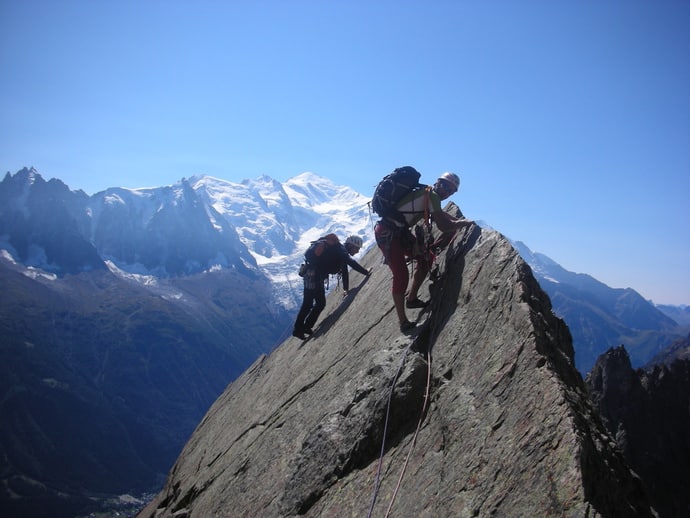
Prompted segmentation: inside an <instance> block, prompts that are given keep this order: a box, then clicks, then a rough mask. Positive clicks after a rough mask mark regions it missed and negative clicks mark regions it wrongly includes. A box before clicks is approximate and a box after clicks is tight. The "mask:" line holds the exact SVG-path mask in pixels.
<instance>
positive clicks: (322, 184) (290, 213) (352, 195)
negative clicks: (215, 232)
mask: <svg viewBox="0 0 690 518" xmlns="http://www.w3.org/2000/svg"><path fill="white" fill-rule="evenodd" d="M189 183H190V184H191V185H192V186H193V188H194V190H195V192H196V193H197V194H198V196H199V197H200V199H202V200H203V201H204V203H205V204H206V205H207V206H208V207H209V208H211V209H212V210H213V213H214V214H215V215H217V217H220V218H221V219H222V220H223V221H225V222H227V223H228V224H229V225H230V226H231V227H232V228H233V229H234V230H235V231H236V232H237V234H238V235H239V238H240V240H241V242H242V243H243V245H244V246H246V247H247V249H248V250H249V253H250V254H251V255H252V257H253V258H254V261H255V262H256V264H257V266H258V268H259V269H260V270H261V271H262V273H263V274H265V275H266V276H267V277H268V278H269V279H270V280H271V282H272V283H273V284H274V286H275V289H276V301H277V302H278V303H280V304H282V305H283V306H285V307H286V308H292V307H294V306H295V305H296V304H297V302H298V301H299V300H300V297H301V289H302V285H301V280H300V278H299V276H298V275H297V270H298V268H299V264H300V263H301V262H302V260H303V255H304V251H305V250H306V249H307V247H308V246H309V243H310V242H311V241H314V240H316V239H318V238H319V237H320V236H322V235H324V234H327V233H330V232H334V233H336V234H337V235H338V236H340V237H341V240H344V239H345V238H346V237H347V236H349V235H351V234H356V235H358V236H360V237H361V238H362V240H363V241H364V247H363V249H364V250H366V249H367V248H368V247H369V246H371V244H372V232H371V219H370V216H369V211H368V206H367V203H368V202H369V199H368V198H366V197H365V196H363V195H361V194H359V193H357V192H356V191H354V190H353V189H351V188H349V187H345V186H338V185H335V184H334V183H333V182H331V181H330V180H327V179H326V178H322V177H320V176H318V175H315V174H313V173H302V174H300V175H298V176H295V177H293V178H291V179H289V180H288V181H286V182H285V183H284V184H281V183H280V182H278V181H276V180H274V179H272V178H270V177H268V176H262V177H260V178H258V179H256V180H245V181H243V182H242V183H239V184H238V183H232V182H228V181H225V180H220V179H217V178H213V177H210V176H198V177H193V178H190V179H189Z"/></svg>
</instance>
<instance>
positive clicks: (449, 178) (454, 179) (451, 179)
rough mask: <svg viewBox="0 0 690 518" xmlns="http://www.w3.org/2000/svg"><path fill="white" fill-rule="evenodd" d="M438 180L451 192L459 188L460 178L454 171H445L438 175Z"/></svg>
mask: <svg viewBox="0 0 690 518" xmlns="http://www.w3.org/2000/svg"><path fill="white" fill-rule="evenodd" d="M438 179H439V181H441V182H443V183H444V184H445V185H447V186H448V187H450V188H451V189H452V193H456V192H458V189H459V188H460V178H458V175H456V174H455V173H450V172H445V173H443V174H442V175H441V176H439V177H438Z"/></svg>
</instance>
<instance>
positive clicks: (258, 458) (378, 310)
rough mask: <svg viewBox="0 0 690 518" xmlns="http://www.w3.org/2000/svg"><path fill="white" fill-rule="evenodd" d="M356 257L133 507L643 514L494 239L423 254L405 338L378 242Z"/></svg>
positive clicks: (188, 512)
mask: <svg viewBox="0 0 690 518" xmlns="http://www.w3.org/2000/svg"><path fill="white" fill-rule="evenodd" d="M450 210H451V211H454V212H455V213H456V214H457V213H459V211H458V209H457V207H455V206H452V205H451V208H450ZM361 263H362V264H363V265H364V266H365V267H373V268H374V273H373V275H372V276H370V277H369V278H368V279H367V280H366V282H362V284H361V285H360V286H359V287H355V288H354V289H352V290H351V293H350V296H349V298H348V299H346V300H345V301H343V302H341V299H342V292H340V291H338V290H335V291H334V292H332V293H331V294H330V295H329V297H328V306H327V308H326V311H325V312H324V313H323V317H322V322H321V324H320V326H319V327H318V328H317V329H316V332H315V335H314V336H313V337H312V338H311V339H309V340H308V341H306V342H305V343H302V342H300V341H298V340H296V339H294V338H291V339H289V340H287V341H286V342H284V343H283V344H282V345H281V346H280V347H278V348H277V349H276V350H275V351H273V352H272V353H271V354H270V355H269V356H264V357H261V358H260V359H259V360H257V361H256V362H255V363H254V364H253V365H252V367H250V368H249V369H248V370H247V371H246V372H245V373H244V374H243V375H242V376H241V377H240V378H238V379H237V380H236V381H234V382H233V383H232V384H230V385H229V386H228V388H227V389H226V391H225V392H224V393H223V394H222V396H221V397H220V398H219V399H218V400H217V401H216V402H215V403H214V404H213V406H212V407H211V408H210V410H209V411H208V413H207V415H206V416H205V417H204V419H203V421H202V422H201V423H200V424H199V426H198V428H197V429H196V431H195V432H194V434H193V435H192V437H191V438H190V440H189V442H188V443H187V445H186V446H185V448H184V450H183V451H182V453H181V455H180V457H179V458H178V460H177V463H176V464H175V466H174V467H173V469H172V471H171V472H170V474H169V478H168V481H167V483H166V485H165V487H164V489H163V490H162V491H161V492H160V494H158V495H157V497H156V498H155V499H154V500H153V501H152V502H151V503H150V505H149V506H148V507H147V508H146V509H144V510H143V511H142V512H141V514H140V516H142V517H149V516H157V517H158V516H171V515H173V514H175V515H176V516H199V517H202V516H286V517H287V516H295V515H304V516H367V515H368V514H369V515H370V516H376V517H379V516H385V515H386V512H387V510H388V509H390V510H391V513H392V515H394V516H583V517H584V516H590V517H592V516H628V517H630V516H652V515H653V511H652V510H651V509H650V507H649V504H648V501H647V499H646V497H645V494H644V491H643V489H642V487H641V484H640V482H639V480H638V479H637V478H636V477H635V475H634V474H633V473H632V472H631V471H630V469H629V468H628V467H627V465H626V464H625V461H624V460H623V458H622V455H621V454H620V452H619V451H618V450H617V449H616V448H615V445H614V441H613V439H612V438H611V436H610V435H609V434H608V432H607V431H606V430H605V428H604V427H603V425H602V424H601V422H600V420H599V418H598V417H597V415H596V414H595V412H594V411H593V409H592V405H591V403H590V402H589V400H588V398H587V395H586V391H585V388H584V383H583V381H582V378H581V377H580V375H579V374H578V372H577V371H576V370H575V367H574V362H573V349H572V345H571V339H570V334H569V332H568V329H567V327H566V326H565V324H564V323H563V321H561V320H560V319H558V318H556V317H555V316H554V315H553V314H552V312H551V305H550V302H549V299H548V297H547V296H546V295H545V294H544V292H543V291H542V290H541V289H540V288H539V286H538V284H537V283H536V281H535V280H534V277H533V276H532V273H531V270H530V268H529V267H528V266H527V265H526V263H525V262H524V261H523V260H522V259H520V257H519V255H518V254H517V252H516V251H515V250H514V249H513V247H512V246H511V245H510V243H509V242H508V241H507V240H506V239H504V238H503V236H501V235H500V234H498V233H496V232H494V231H486V230H484V231H482V230H480V229H479V228H478V227H476V226H473V227H471V228H470V229H469V230H467V231H463V232H461V233H459V234H457V235H456V236H455V237H454V238H453V240H452V241H451V242H450V244H448V246H446V247H445V248H444V249H443V250H442V251H441V252H440V253H439V254H438V256H437V258H436V263H435V266H434V268H433V269H432V275H431V281H430V282H428V283H427V284H426V285H425V287H424V288H423V289H428V290H429V295H430V297H431V300H432V303H431V305H430V307H429V308H427V309H425V310H418V313H417V314H415V316H417V319H418V321H419V322H420V324H421V326H420V328H419V331H418V332H417V334H416V335H414V336H410V337H407V336H404V335H401V334H400V332H399V330H398V323H397V319H396V317H395V312H394V310H393V304H392V299H391V296H390V273H389V270H388V268H386V267H385V266H384V265H383V264H382V262H381V254H380V252H379V251H378V249H373V250H371V251H370V252H369V253H368V254H367V255H366V256H365V258H364V259H363V260H362V261H361ZM357 275H358V274H356V273H354V274H353V275H352V279H351V281H352V285H353V286H356V285H357V281H358V277H357ZM359 279H361V277H359ZM421 294H422V295H423V293H421ZM415 311H417V310H415ZM410 314H413V313H412V312H410Z"/></svg>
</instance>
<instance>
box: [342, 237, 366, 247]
mask: <svg viewBox="0 0 690 518" xmlns="http://www.w3.org/2000/svg"><path fill="white" fill-rule="evenodd" d="M345 244H346V245H352V246H354V247H357V248H362V244H363V242H362V238H361V237H359V236H350V237H348V238H347V239H346V240H345Z"/></svg>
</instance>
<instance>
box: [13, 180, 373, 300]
mask: <svg viewBox="0 0 690 518" xmlns="http://www.w3.org/2000/svg"><path fill="white" fill-rule="evenodd" d="M368 201H369V200H368V198H366V197H364V196H363V195H361V194H359V193H357V192H355V191H354V190H353V189H351V188H349V187H345V186H338V185H335V184H334V183H333V182H331V181H330V180H327V179H325V178H322V177H320V176H318V175H315V174H313V173H302V174H300V175H298V176H295V177H294V178H291V179H290V180H288V181H286V182H285V183H284V184H281V183H280V182H278V181H276V180H274V179H272V178H270V177H268V176H262V177H260V178H257V179H255V180H245V181H243V182H241V183H234V182H229V181H225V180H221V179H218V178H213V177H210V176H194V177H192V178H189V179H184V178H183V179H182V180H180V181H179V182H177V183H176V184H174V185H171V186H164V187H154V188H142V189H125V188H120V187H113V188H109V189H106V190H105V191H102V192H99V193H96V194H94V195H93V196H90V197H89V196H87V195H86V194H85V193H83V192H82V191H71V190H70V189H69V188H68V187H67V186H66V185H64V184H63V183H62V182H61V181H60V180H55V179H52V180H50V181H48V182H46V181H45V180H43V178H42V177H41V175H40V174H39V173H38V172H37V171H36V170H35V169H23V170H22V171H19V172H18V173H17V174H16V175H10V174H9V173H8V174H7V175H6V176H5V179H4V180H3V182H2V183H1V184H0V202H2V204H3V209H0V216H2V217H0V249H4V250H6V251H7V253H8V254H9V255H10V256H12V257H13V258H14V260H15V261H16V262H18V263H21V264H24V265H25V266H27V267H31V268H35V269H40V270H44V271H47V272H52V273H55V274H58V275H59V274H66V273H78V272H80V271H90V270H94V269H104V268H105V267H106V266H107V267H108V268H110V270H111V271H113V272H114V273H116V274H118V275H123V276H127V277H128V278H129V279H139V280H141V282H145V283H149V284H151V279H152V278H153V279H166V278H171V277H179V276H185V275H195V274H200V273H203V272H211V271H215V270H218V269H232V270H236V271H239V272H244V273H245V274H247V275H260V276H265V277H267V278H268V279H269V280H270V281H271V283H272V284H273V286H274V292H275V293H274V302H275V303H277V304H279V305H281V306H282V307H284V308H285V309H288V310H290V309H292V308H294V307H295V306H296V305H297V304H298V302H299V300H300V298H301V282H299V277H298V275H297V270H298V268H299V264H300V262H301V261H302V258H303V253H304V251H305V250H306V248H307V247H308V245H309V243H310V242H311V241H313V240H315V239H317V238H318V237H320V236H321V235H324V234H326V233H329V232H335V233H336V234H337V235H339V236H340V237H341V239H343V240H344V239H345V238H346V237H347V236H348V235H350V234H356V235H359V236H360V237H361V238H362V239H363V241H364V250H366V249H367V248H368V247H369V246H370V245H371V243H372V232H371V219H370V217H369V212H368V207H367V203H368ZM17 214H22V217H18V216H16V215H17ZM65 240H68V241H71V244H69V246H64V242H65ZM76 252H78V253H76Z"/></svg>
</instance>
